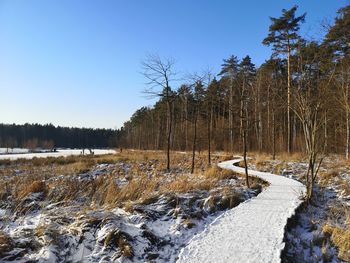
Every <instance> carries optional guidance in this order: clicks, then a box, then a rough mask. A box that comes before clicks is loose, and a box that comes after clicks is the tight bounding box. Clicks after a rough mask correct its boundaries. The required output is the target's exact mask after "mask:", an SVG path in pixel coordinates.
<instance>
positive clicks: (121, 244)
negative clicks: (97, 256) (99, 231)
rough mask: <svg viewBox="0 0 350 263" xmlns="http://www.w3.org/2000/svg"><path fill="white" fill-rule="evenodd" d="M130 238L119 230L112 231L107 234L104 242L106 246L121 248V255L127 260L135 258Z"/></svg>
mask: <svg viewBox="0 0 350 263" xmlns="http://www.w3.org/2000/svg"><path fill="white" fill-rule="evenodd" d="M128 239H129V238H128V236H127V235H126V234H125V233H123V232H121V231H120V230H119V229H116V230H114V231H111V232H109V233H108V234H107V236H106V238H105V240H104V244H103V245H104V246H105V247H108V246H112V247H117V248H119V250H120V252H121V254H122V255H123V256H124V257H126V258H130V259H131V258H132V257H133V256H134V251H133V249H132V246H131V245H130V244H129V241H128Z"/></svg>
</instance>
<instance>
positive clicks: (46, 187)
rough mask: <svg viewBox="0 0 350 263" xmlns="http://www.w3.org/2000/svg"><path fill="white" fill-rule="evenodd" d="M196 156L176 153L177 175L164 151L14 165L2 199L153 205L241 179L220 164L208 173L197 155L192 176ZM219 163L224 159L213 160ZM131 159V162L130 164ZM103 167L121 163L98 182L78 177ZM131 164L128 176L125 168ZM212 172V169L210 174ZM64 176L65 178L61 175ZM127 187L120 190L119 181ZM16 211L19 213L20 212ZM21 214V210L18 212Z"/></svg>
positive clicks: (7, 171)
mask: <svg viewBox="0 0 350 263" xmlns="http://www.w3.org/2000/svg"><path fill="white" fill-rule="evenodd" d="M190 157H191V155H190V154H188V153H187V154H184V153H177V152H175V153H173V154H172V171H171V172H170V173H166V169H165V168H166V167H165V156H164V152H161V151H125V150H124V151H123V153H121V154H117V155H104V156H70V157H59V158H36V159H33V160H18V161H13V162H11V164H10V165H8V166H4V167H3V169H1V170H0V176H4V177H5V178H7V179H6V181H5V182H4V181H2V182H1V183H0V197H1V198H4V199H6V198H7V196H9V195H12V196H13V197H15V200H16V202H17V205H18V204H20V203H21V201H22V199H23V198H25V197H26V196H28V195H29V194H30V193H39V192H43V193H44V195H43V198H45V199H43V200H42V201H47V202H63V203H64V204H67V203H69V202H74V201H76V200H83V201H84V204H83V205H84V206H93V207H95V206H104V205H106V206H108V207H112V206H114V207H115V206H116V205H117V206H122V207H124V206H127V207H128V210H130V211H132V209H133V204H134V203H135V202H143V201H145V200H151V199H152V198H154V197H157V196H159V195H161V194H167V193H185V192H190V191H194V190H207V191H208V190H211V189H213V188H215V187H217V186H218V184H219V182H220V180H225V179H232V178H236V176H237V175H236V174H235V173H234V172H232V171H230V170H224V169H221V168H219V167H217V166H216V165H213V166H212V167H210V168H208V166H207V156H206V155H205V154H201V155H197V156H196V173H195V174H193V175H191V174H190V173H189V171H190V167H191V158H190ZM213 159H214V161H215V160H218V157H217V156H216V157H215V158H214V157H213ZM126 160H127V161H126ZM100 163H119V164H123V165H116V166H114V167H113V168H112V169H113V170H112V171H113V172H108V173H106V174H103V175H99V176H98V177H97V178H96V179H91V180H90V179H89V180H83V181H82V180H80V179H79V178H77V177H74V175H78V174H81V173H82V172H86V171H88V170H89V169H92V168H93V167H94V166H95V165H96V164H100ZM126 163H127V165H128V167H129V168H130V169H129V168H128V171H126V170H125V168H124V164H126ZM206 168H208V169H207V170H205V169H206ZM58 175H59V176H58ZM119 179H123V180H124V181H125V180H127V181H126V182H124V184H123V185H122V186H118V184H117V181H118V180H119ZM17 205H15V206H14V209H15V208H16V207H17ZM16 209H17V208H16Z"/></svg>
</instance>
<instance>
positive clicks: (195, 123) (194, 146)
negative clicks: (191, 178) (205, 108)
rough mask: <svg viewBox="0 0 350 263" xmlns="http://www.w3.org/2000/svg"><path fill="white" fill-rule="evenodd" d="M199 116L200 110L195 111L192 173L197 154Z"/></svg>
mask: <svg viewBox="0 0 350 263" xmlns="http://www.w3.org/2000/svg"><path fill="white" fill-rule="evenodd" d="M197 118H198V110H197V112H196V113H195V117H194V134H193V144H192V165H191V174H193V173H194V161H195V155H196V143H197Z"/></svg>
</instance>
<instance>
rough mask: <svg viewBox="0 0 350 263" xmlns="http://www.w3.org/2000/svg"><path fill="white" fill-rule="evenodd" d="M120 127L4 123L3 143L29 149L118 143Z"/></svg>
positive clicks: (0, 141)
mask: <svg viewBox="0 0 350 263" xmlns="http://www.w3.org/2000/svg"><path fill="white" fill-rule="evenodd" d="M118 133H119V131H118V130H111V129H88V128H69V127H60V126H57V127H55V126H54V125H52V124H46V125H40V124H24V125H16V124H0V147H5V148H14V147H22V148H28V149H35V148H38V147H40V148H44V149H52V148H54V147H62V148H106V147H115V146H116V143H117V139H116V138H117V137H118Z"/></svg>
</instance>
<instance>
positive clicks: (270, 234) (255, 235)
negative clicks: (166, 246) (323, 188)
mask: <svg viewBox="0 0 350 263" xmlns="http://www.w3.org/2000/svg"><path fill="white" fill-rule="evenodd" d="M240 161H241V159H236V160H231V161H226V162H222V163H220V164H219V166H220V167H221V168H225V169H231V170H233V171H235V172H238V173H244V168H241V167H237V166H234V164H236V163H238V162H240ZM249 175H250V176H256V177H259V178H261V179H263V180H265V181H267V182H268V183H269V184H270V186H269V187H268V188H267V189H266V190H265V191H263V192H262V193H261V194H259V195H258V196H257V197H255V198H252V199H249V200H247V201H246V202H243V203H241V204H240V205H239V206H237V207H236V208H234V209H231V210H228V211H227V212H225V213H224V214H223V215H221V216H220V217H218V218H217V219H216V220H215V221H214V222H212V223H211V224H210V225H209V226H208V227H206V228H205V230H204V231H203V232H201V233H200V234H198V235H196V236H194V237H193V238H192V239H191V240H190V242H189V243H188V244H187V246H186V247H184V248H183V249H182V250H181V252H180V254H179V258H178V261H177V262H186V263H188V262H217V263H218V262H255V263H257V262H280V261H281V258H280V256H281V251H282V250H283V248H284V246H285V243H284V241H283V238H284V229H285V226H286V224H287V220H288V218H290V217H291V216H293V214H294V213H295V209H296V208H297V207H298V206H299V205H300V204H301V203H302V200H301V197H302V196H303V195H304V194H305V186H304V185H303V184H301V183H300V182H298V181H295V180H293V179H289V178H286V177H284V176H278V175H274V174H271V173H265V172H259V171H252V170H249Z"/></svg>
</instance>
